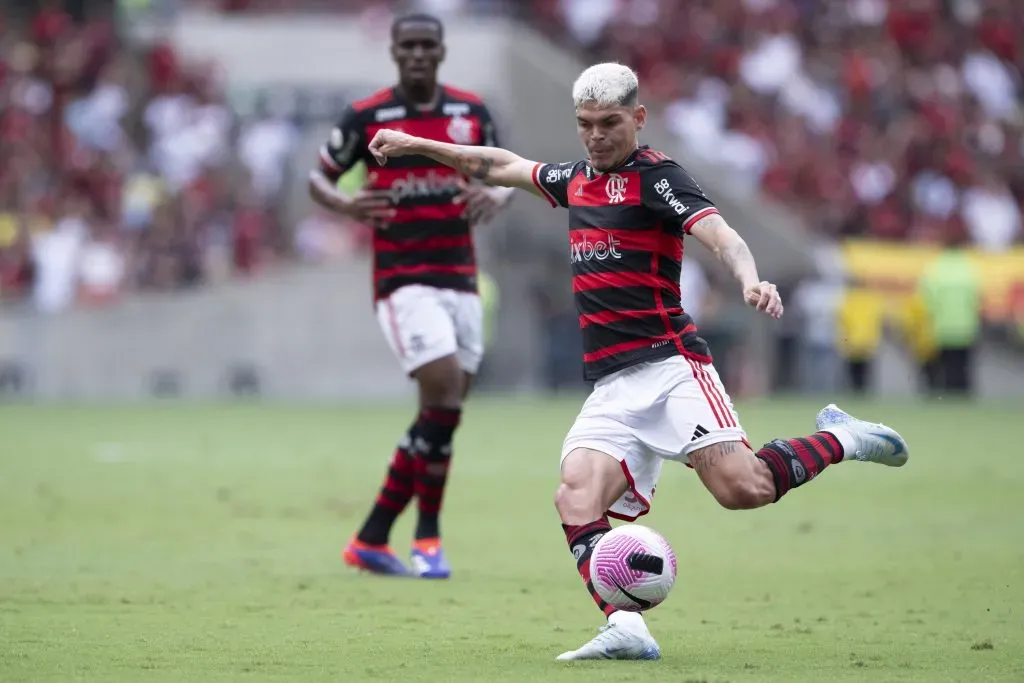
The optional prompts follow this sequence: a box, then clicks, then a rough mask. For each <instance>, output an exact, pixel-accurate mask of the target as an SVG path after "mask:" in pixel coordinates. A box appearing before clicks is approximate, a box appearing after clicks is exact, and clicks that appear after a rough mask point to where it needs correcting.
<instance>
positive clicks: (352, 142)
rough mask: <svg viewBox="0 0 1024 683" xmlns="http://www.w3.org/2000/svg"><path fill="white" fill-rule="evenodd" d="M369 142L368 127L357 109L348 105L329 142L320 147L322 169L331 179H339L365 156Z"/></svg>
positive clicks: (329, 137) (328, 139)
mask: <svg viewBox="0 0 1024 683" xmlns="http://www.w3.org/2000/svg"><path fill="white" fill-rule="evenodd" d="M367 144H368V142H367V140H366V129H365V128H364V127H363V125H362V124H361V123H360V121H359V117H358V115H357V114H356V111H355V110H354V109H352V107H346V108H345V113H344V114H342V117H341V120H340V121H339V122H338V123H337V125H335V126H334V128H332V129H331V132H330V135H328V136H327V142H325V143H324V144H323V145H321V147H320V170H321V171H323V172H324V175H326V176H327V177H328V178H330V179H331V180H337V179H338V178H340V177H341V176H342V175H343V174H344V173H345V171H347V170H349V169H350V168H352V167H353V166H355V165H356V163H357V162H359V161H360V160H361V159H362V158H363V156H364V155H365V153H366V145H367Z"/></svg>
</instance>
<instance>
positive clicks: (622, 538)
mask: <svg viewBox="0 0 1024 683" xmlns="http://www.w3.org/2000/svg"><path fill="white" fill-rule="evenodd" d="M676 567H677V563H676V554H675V552H674V551H673V550H672V546H670V545H669V543H668V541H666V540H665V539H664V538H663V537H662V535H661V534H659V533H658V532H657V531H655V530H653V529H651V528H648V527H645V526H641V525H639V524H625V525H622V526H618V527H615V528H614V529H612V530H611V531H609V532H608V533H606V534H605V535H604V536H602V537H601V540H599V541H598V542H597V545H596V546H594V552H593V554H592V555H591V556H590V580H591V581H592V582H593V584H594V589H595V590H596V591H597V594H598V595H600V596H601V598H602V599H603V600H604V601H605V602H607V603H608V604H609V605H612V606H614V607H617V608H618V609H621V610H624V611H626V612H644V611H646V610H649V609H652V608H654V607H657V606H658V605H660V604H661V603H662V602H664V600H665V598H667V597H668V594H669V592H670V591H671V590H672V586H673V585H674V584H675V582H676Z"/></svg>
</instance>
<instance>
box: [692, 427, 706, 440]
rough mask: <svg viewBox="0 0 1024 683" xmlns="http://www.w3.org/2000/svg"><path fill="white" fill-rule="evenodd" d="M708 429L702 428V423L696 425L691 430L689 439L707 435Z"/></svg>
mask: <svg viewBox="0 0 1024 683" xmlns="http://www.w3.org/2000/svg"><path fill="white" fill-rule="evenodd" d="M707 435H708V430H706V429H704V427H703V426H702V425H697V428H696V429H694V430H693V438H692V439H690V441H696V440H697V439H699V438H701V437H703V436H707Z"/></svg>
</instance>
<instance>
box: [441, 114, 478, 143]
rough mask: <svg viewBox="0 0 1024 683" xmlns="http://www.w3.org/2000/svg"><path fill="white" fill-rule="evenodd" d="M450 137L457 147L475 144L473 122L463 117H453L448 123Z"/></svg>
mask: <svg viewBox="0 0 1024 683" xmlns="http://www.w3.org/2000/svg"><path fill="white" fill-rule="evenodd" d="M447 132H448V137H450V138H451V139H452V142H454V143H455V144H457V145H470V144H472V143H473V122H472V121H470V120H469V119H467V118H465V117H462V116H453V117H452V119H451V121H449V122H448V131H447Z"/></svg>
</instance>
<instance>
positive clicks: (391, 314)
mask: <svg viewBox="0 0 1024 683" xmlns="http://www.w3.org/2000/svg"><path fill="white" fill-rule="evenodd" d="M384 307H385V308H386V309H387V310H388V326H389V327H390V328H391V336H392V337H394V339H395V348H396V349H398V355H399V356H401V357H402V358H405V347H404V346H403V345H402V335H401V334H400V333H399V331H398V318H396V317H395V307H394V306H393V305H392V304H391V299H385V300H384Z"/></svg>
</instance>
